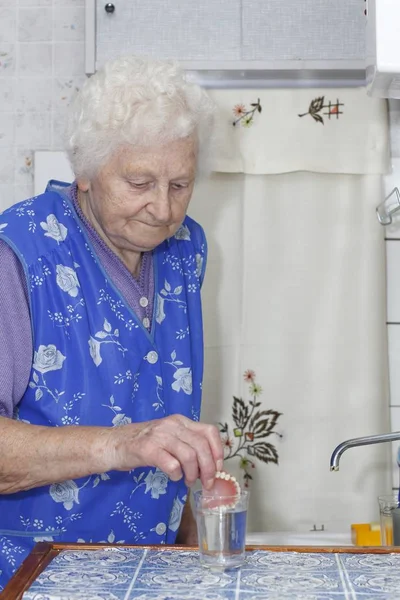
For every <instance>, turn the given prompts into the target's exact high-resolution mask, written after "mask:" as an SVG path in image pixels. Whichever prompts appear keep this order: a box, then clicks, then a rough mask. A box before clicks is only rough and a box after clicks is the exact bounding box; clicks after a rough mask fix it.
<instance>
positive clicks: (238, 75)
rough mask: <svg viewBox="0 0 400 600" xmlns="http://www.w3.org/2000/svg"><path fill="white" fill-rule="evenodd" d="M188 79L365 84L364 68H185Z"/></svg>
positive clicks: (219, 83)
mask: <svg viewBox="0 0 400 600" xmlns="http://www.w3.org/2000/svg"><path fill="white" fill-rule="evenodd" d="M186 73H187V79H188V80H189V81H192V82H193V83H197V84H199V85H201V86H202V87H205V88H209V89H238V88H239V89H254V88H255V89H271V88H312V87H314V88H338V87H350V88H351V87H363V86H365V85H366V83H367V81H366V74H365V69H319V70H309V69H299V70H297V69H293V70H275V69H274V70H246V71H234V70H221V71H216V70H209V71H208V70H207V71H206V70H201V71H200V70H196V71H194V70H187V71H186Z"/></svg>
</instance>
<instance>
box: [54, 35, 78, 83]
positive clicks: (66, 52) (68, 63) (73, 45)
mask: <svg viewBox="0 0 400 600" xmlns="http://www.w3.org/2000/svg"><path fill="white" fill-rule="evenodd" d="M84 72H85V44H84V42H60V43H55V44H54V75H55V76H56V77H70V76H71V75H80V76H82V74H83V73H84Z"/></svg>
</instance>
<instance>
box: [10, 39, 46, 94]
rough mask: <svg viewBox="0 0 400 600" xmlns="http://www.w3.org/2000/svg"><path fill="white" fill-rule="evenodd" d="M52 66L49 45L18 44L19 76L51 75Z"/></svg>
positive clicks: (38, 43)
mask: <svg viewBox="0 0 400 600" xmlns="http://www.w3.org/2000/svg"><path fill="white" fill-rule="evenodd" d="M52 65H53V63H52V47H51V44H46V43H40V42H37V43H20V44H19V65H18V66H19V72H20V74H21V75H31V76H32V75H51V74H52ZM49 93H50V90H49Z"/></svg>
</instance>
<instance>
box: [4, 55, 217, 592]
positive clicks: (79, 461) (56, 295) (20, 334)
mask: <svg viewBox="0 0 400 600" xmlns="http://www.w3.org/2000/svg"><path fill="white" fill-rule="evenodd" d="M212 122H213V106H212V104H211V102H210V100H209V99H208V97H207V95H206V94H205V92H204V91H202V90H201V89H200V88H199V87H197V86H195V85H192V84H189V83H187V82H186V81H185V79H184V77H183V75H182V74H181V73H180V72H179V70H177V68H176V67H175V66H174V65H170V64H167V63H165V64H164V63H161V62H150V61H143V60H138V59H134V58H124V59H119V60H117V61H115V62H113V63H110V64H108V65H106V66H105V68H104V69H103V70H102V71H99V72H98V73H97V74H96V75H94V76H93V77H91V78H90V79H88V80H87V81H86V83H85V85H84V86H83V88H82V90H81V92H80V93H79V94H78V96H77V99H76V101H75V103H74V105H73V106H72V109H71V114H70V118H69V123H68V127H67V133H68V136H67V139H68V142H67V144H68V153H69V157H70V161H71V164H72V167H73V170H74V173H75V176H76V180H75V182H74V183H73V184H72V185H69V184H65V183H61V182H57V181H52V182H50V183H49V185H48V187H47V189H46V191H45V193H44V194H43V195H41V196H38V197H36V198H32V199H30V200H27V201H25V202H22V203H19V204H17V205H15V206H12V207H11V208H10V209H8V210H6V211H5V212H4V213H3V214H2V215H0V277H1V281H2V285H1V293H0V341H1V343H0V381H1V386H0V414H1V415H2V416H1V417H0V571H1V576H0V583H1V584H2V585H4V584H5V583H6V582H7V580H8V579H9V578H10V576H11V575H12V573H13V572H14V571H15V569H16V568H17V567H18V566H19V564H20V563H21V562H22V560H23V559H24V558H25V557H26V556H27V554H28V553H29V551H30V550H31V549H32V547H33V545H34V543H35V542H37V541H41V540H54V541H57V542H59V541H69V542H74V541H82V542H83V541H85V542H89V541H93V542H100V541H109V542H113V541H115V542H125V543H149V544H164V543H168V544H170V543H174V542H175V540H176V538H177V536H178V540H179V541H180V542H182V543H190V542H193V541H195V532H194V521H193V516H192V515H191V512H190V508H189V505H188V504H187V496H188V486H190V485H192V484H193V483H194V482H195V481H196V480H197V479H198V478H200V479H201V481H202V484H203V486H205V487H206V488H210V487H211V486H212V483H213V480H214V477H215V473H216V470H219V469H221V468H222V458H223V452H222V446H221V443H220V438H219V434H218V431H217V429H216V428H214V427H213V426H211V425H206V424H201V423H198V422H197V421H198V419H199V414H200V402H201V384H202V372H203V338H202V317H201V303H200V288H201V284H202V281H203V277H204V269H205V263H206V240H205V237H204V233H203V230H202V229H201V227H200V226H199V225H198V224H197V223H196V222H194V221H193V220H192V219H190V218H189V217H187V216H186V211H187V208H188V204H189V201H190V198H191V195H192V191H193V186H194V182H195V178H196V172H197V170H198V167H199V161H201V159H202V157H203V156H204V155H205V154H206V153H207V141H208V139H209V138H210V134H211V129H212ZM182 514H183V516H182Z"/></svg>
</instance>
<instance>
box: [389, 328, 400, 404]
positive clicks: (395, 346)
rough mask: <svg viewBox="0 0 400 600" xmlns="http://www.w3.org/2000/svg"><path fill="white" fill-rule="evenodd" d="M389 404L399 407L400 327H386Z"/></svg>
mask: <svg viewBox="0 0 400 600" xmlns="http://www.w3.org/2000/svg"><path fill="white" fill-rule="evenodd" d="M387 331H388V346H389V348H388V350H389V377H390V404H391V405H392V406H394V405H395V406H400V325H388V328H387Z"/></svg>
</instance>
